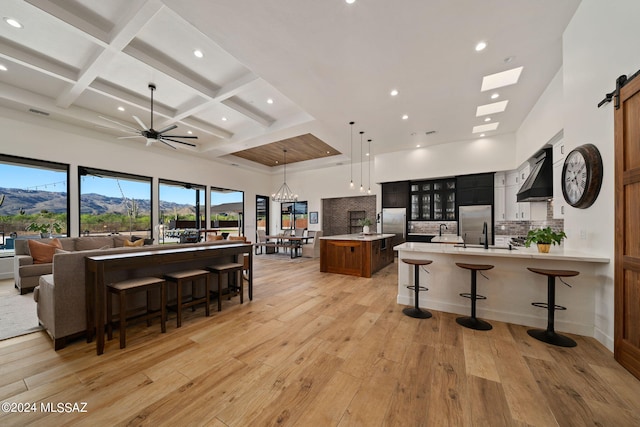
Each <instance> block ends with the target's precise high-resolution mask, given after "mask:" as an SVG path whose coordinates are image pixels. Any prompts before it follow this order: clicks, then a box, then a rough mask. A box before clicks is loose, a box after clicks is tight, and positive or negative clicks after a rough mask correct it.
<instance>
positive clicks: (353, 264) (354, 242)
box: [320, 234, 394, 277]
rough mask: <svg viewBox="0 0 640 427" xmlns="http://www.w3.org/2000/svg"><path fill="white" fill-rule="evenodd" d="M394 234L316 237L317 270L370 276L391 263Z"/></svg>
mask: <svg viewBox="0 0 640 427" xmlns="http://www.w3.org/2000/svg"><path fill="white" fill-rule="evenodd" d="M393 237H394V234H342V235H338V236H325V237H321V238H320V271H322V272H323V273H338V274H349V275H352V276H360V277H371V275H372V274H374V273H375V272H376V271H378V270H380V269H382V268H383V267H386V266H387V265H389V264H391V263H392V262H393V257H394V252H393V247H392V246H393V245H392V240H393Z"/></svg>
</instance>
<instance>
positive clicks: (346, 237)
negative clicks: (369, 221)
mask: <svg viewBox="0 0 640 427" xmlns="http://www.w3.org/2000/svg"><path fill="white" fill-rule="evenodd" d="M393 236H395V234H361V233H359V234H340V235H337V236H322V237H320V240H358V241H365V242H367V241H373V240H382V239H386V238H388V237H393Z"/></svg>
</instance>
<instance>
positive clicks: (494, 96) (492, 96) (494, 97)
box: [491, 92, 500, 99]
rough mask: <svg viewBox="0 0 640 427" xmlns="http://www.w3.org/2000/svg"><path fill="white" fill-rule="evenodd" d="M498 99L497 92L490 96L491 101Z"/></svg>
mask: <svg viewBox="0 0 640 427" xmlns="http://www.w3.org/2000/svg"><path fill="white" fill-rule="evenodd" d="M498 98H500V94H499V93H498V92H496V93H492V94H491V99H498Z"/></svg>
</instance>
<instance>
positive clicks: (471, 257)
mask: <svg viewBox="0 0 640 427" xmlns="http://www.w3.org/2000/svg"><path fill="white" fill-rule="evenodd" d="M461 246H462V245H450V244H444V245H443V244H437V243H414V242H408V243H403V244H401V245H398V246H395V247H394V248H393V249H394V250H396V251H398V295H397V302H398V304H402V305H413V304H414V301H413V292H412V291H410V290H408V289H407V288H406V286H407V285H410V284H413V271H414V270H413V266H411V265H408V264H406V263H403V262H402V259H403V258H411V259H430V260H433V263H432V264H431V265H429V266H428V267H427V270H428V271H429V274H427V273H426V272H422V271H421V273H422V274H421V277H420V284H421V285H423V286H426V287H427V288H429V291H428V292H421V293H420V301H419V303H420V307H423V308H427V309H433V310H439V311H445V312H448V313H456V314H461V315H468V313H469V307H470V306H469V300H468V299H466V298H462V297H460V294H461V293H465V292H469V283H470V278H469V272H468V271H467V270H464V269H462V268H459V267H457V266H456V264H455V263H456V262H460V263H470V264H491V265H494V266H495V267H494V268H493V269H492V270H490V271H488V272H486V273H485V275H486V276H487V277H488V279H489V280H486V279H485V278H483V277H481V276H478V293H479V294H482V295H484V296H486V297H487V299H486V300H483V301H480V302H479V303H478V306H477V310H478V317H479V318H483V319H488V320H498V321H502V322H509V323H515V324H519V325H526V326H533V327H544V326H545V325H546V323H547V311H546V310H543V309H540V308H537V307H534V306H532V305H531V303H532V302H542V301H546V300H547V281H546V280H545V278H543V277H540V276H539V275H536V274H534V273H531V272H529V271H527V267H538V268H546V269H560V270H576V271H579V272H580V275H578V276H576V277H572V278H570V279H567V280H566V282H567V283H569V284H570V285H571V288H569V287H568V286H565V285H563V284H562V283H561V282H559V281H558V283H557V284H556V303H557V304H560V305H563V306H566V307H567V310H566V311H556V313H555V321H556V330H558V331H564V332H570V333H575V334H580V335H586V336H593V334H594V324H595V316H596V307H595V294H596V289H598V285H600V284H601V283H600V281H601V280H602V277H604V273H603V271H604V270H605V269H606V265H607V264H608V263H609V261H610V260H609V258H607V257H603V256H597V255H590V254H585V253H581V252H575V251H566V250H564V248H563V247H561V246H560V247H558V246H554V247H553V248H552V249H551V252H550V253H548V254H542V253H538V252H537V249H535V248H524V247H518V248H515V249H513V250H509V249H508V248H495V249H484V248H471V247H467V248H465V247H461Z"/></svg>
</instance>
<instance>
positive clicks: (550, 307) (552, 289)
mask: <svg viewBox="0 0 640 427" xmlns="http://www.w3.org/2000/svg"><path fill="white" fill-rule="evenodd" d="M527 270H529V271H531V272H533V273H537V274H542V275H543V276H547V302H532V303H531V305H533V306H536V307H541V308H546V309H547V329H529V330H528V331H527V333H528V334H529V335H530V336H532V337H533V338H535V339H537V340H540V341H543V342H546V343H547V344H552V345H557V346H559V347H575V346H576V345H577V344H576V342H575V341H574V340H572V339H571V338H569V337H566V336H564V335H560V334H558V333H556V331H555V329H554V323H555V311H556V310H566V309H567V307H563V306H561V305H556V277H558V278H559V279H560V281H561V282H562V283H564V284H565V285H567V286H569V287H571V286H570V285H569V284H568V283H566V282H564V281H563V280H562V278H563V277H573V276H577V275H578V274H580V273H579V272H578V271H572V270H547V269H544V268H533V267H527Z"/></svg>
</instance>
